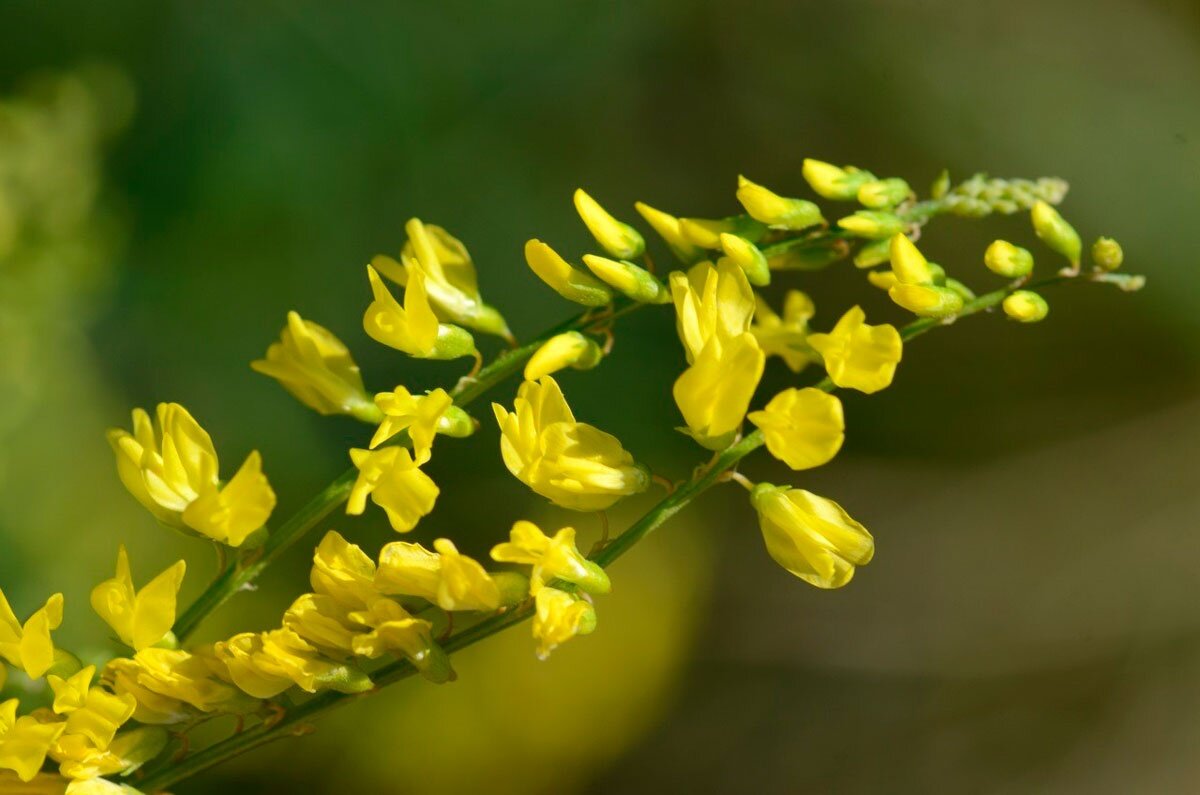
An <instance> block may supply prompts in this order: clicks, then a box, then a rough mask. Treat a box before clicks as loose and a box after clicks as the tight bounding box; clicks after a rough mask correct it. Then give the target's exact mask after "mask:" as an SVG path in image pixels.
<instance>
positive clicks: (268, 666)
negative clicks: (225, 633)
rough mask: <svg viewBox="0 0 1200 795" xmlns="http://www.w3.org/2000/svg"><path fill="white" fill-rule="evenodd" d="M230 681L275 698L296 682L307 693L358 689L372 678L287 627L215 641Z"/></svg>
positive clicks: (368, 685) (260, 695)
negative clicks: (331, 657)
mask: <svg viewBox="0 0 1200 795" xmlns="http://www.w3.org/2000/svg"><path fill="white" fill-rule="evenodd" d="M213 650H214V652H215V654H216V656H217V659H218V660H220V661H221V662H223V663H225V665H226V666H227V667H228V670H229V676H230V678H231V679H233V683H234V684H235V685H237V686H238V688H239V689H241V690H242V691H243V692H245V693H248V694H250V695H251V696H253V697H255V698H262V699H266V698H274V697H275V696H277V695H279V694H280V693H282V692H283V691H285V690H287V689H288V688H290V687H291V686H292V685H296V686H297V687H299V688H300V689H301V690H303V691H305V692H307V693H315V692H317V690H318V689H324V688H329V689H333V690H337V691H338V692H341V693H361V692H363V691H364V690H369V689H370V688H371V681H370V680H369V679H368V678H367V677H366V675H365V674H363V673H362V672H361V671H357V670H356V669H352V668H349V667H347V666H346V665H343V664H340V663H337V662H334V661H333V660H328V659H326V658H324V657H322V656H321V655H320V653H319V652H318V651H317V649H316V647H314V646H312V645H311V644H309V643H308V642H306V641H305V640H304V639H303V638H301V637H300V636H299V635H297V634H296V633H295V632H293V631H292V630H290V629H273V630H271V631H269V632H257V633H256V632H244V633H242V634H240V635H234V636H233V637H232V638H230V639H229V640H227V641H222V642H220V643H217V644H215V645H214V647H213Z"/></svg>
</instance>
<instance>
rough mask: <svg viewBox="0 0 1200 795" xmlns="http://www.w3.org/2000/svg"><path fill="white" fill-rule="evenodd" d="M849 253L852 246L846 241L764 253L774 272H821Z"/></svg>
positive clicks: (783, 248) (771, 250) (785, 248)
mask: <svg viewBox="0 0 1200 795" xmlns="http://www.w3.org/2000/svg"><path fill="white" fill-rule="evenodd" d="M785 242H791V241H785ZM849 253H850V244H849V243H848V242H846V241H845V240H829V241H822V242H821V243H818V244H815V245H793V246H780V247H774V246H773V247H771V248H770V249H766V250H764V251H763V255H765V256H766V258H767V267H769V268H770V269H771V270H773V271H819V270H821V269H822V268H825V267H828V266H829V265H832V264H833V263H835V262H837V261H838V260H840V259H843V258H844V257H845V256H846V255H847V254H849Z"/></svg>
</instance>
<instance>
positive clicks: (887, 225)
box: [838, 210, 904, 240]
mask: <svg viewBox="0 0 1200 795" xmlns="http://www.w3.org/2000/svg"><path fill="white" fill-rule="evenodd" d="M838 226H840V227H841V228H842V229H845V230H846V231H847V232H849V233H850V234H852V235H854V236H855V237H865V238H867V239H868V240H880V239H883V238H888V237H892V236H893V235H895V234H898V233H899V232H901V231H902V230H903V229H904V222H903V221H902V220H900V218H899V216H896V215H893V214H892V213H889V212H884V211H883V210H859V211H858V212H856V213H855V214H854V215H848V216H846V217H845V218H840V219H838Z"/></svg>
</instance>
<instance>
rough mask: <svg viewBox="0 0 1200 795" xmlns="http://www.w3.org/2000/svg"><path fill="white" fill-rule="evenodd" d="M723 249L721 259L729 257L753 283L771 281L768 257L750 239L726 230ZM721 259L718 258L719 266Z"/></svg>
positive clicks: (722, 242) (758, 284)
mask: <svg viewBox="0 0 1200 795" xmlns="http://www.w3.org/2000/svg"><path fill="white" fill-rule="evenodd" d="M721 249H722V250H723V251H724V252H725V256H724V257H722V258H721V260H726V259H727V260H729V261H730V262H732V263H733V264H734V265H737V266H738V267H739V268H741V269H742V271H743V272H744V273H745V274H746V279H747V280H748V281H749V282H750V283H751V284H753V285H754V286H756V287H765V286H767V285H768V284H770V283H771V269H770V267H769V266H768V265H767V258H766V257H764V256H763V253H762V252H761V251H759V250H758V248H757V247H756V246H755V245H754V244H753V243H751V242H750V241H749V240H746V239H745V238H743V237H738V236H737V235H731V234H729V233H728V232H725V233H723V234H722V235H721ZM721 260H717V265H718V266H719V265H720V264H721ZM668 300H670V296H669V295H668Z"/></svg>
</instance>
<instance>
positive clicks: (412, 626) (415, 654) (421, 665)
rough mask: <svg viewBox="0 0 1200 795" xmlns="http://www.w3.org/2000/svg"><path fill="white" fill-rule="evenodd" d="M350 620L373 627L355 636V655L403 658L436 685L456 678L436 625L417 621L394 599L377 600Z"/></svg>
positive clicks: (371, 657) (372, 657)
mask: <svg viewBox="0 0 1200 795" xmlns="http://www.w3.org/2000/svg"><path fill="white" fill-rule="evenodd" d="M350 619H351V620H352V621H356V622H358V623H359V624H362V625H364V626H366V627H369V628H370V629H369V631H366V632H362V633H360V634H358V635H355V637H354V653H355V654H357V655H358V656H360V657H367V658H369V659H375V658H376V657H379V656H381V655H383V654H393V655H396V656H401V657H404V658H405V659H407V660H408V661H409V662H410V663H412V665H413V667H414V668H416V669H417V670H418V671H419V672H420V673H421V675H422V676H424V677H425V678H426V679H428V680H430V681H432V682H448V681H450V680H451V679H453V678H454V670H453V669H452V668H451V667H450V659H449V658H448V657H447V656H446V653H445V652H444V651H442V648H441V647H440V646H438V645H437V644H436V643H434V641H433V625H432V624H431V623H430V622H428V621H425V620H424V619H420V618H414V617H413V616H412V615H410V614H409V612H408V611H407V610H405V609H404V608H403V607H402V606H401V605H400V604H398V603H397V602H395V601H393V600H391V599H383V598H381V599H376V600H375V601H374V602H372V603H371V606H370V608H369V609H367V610H363V611H358V612H354V613H351V614H350Z"/></svg>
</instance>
